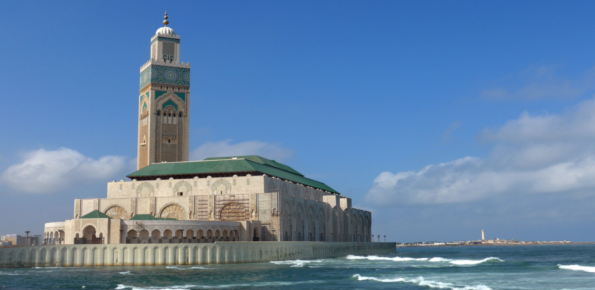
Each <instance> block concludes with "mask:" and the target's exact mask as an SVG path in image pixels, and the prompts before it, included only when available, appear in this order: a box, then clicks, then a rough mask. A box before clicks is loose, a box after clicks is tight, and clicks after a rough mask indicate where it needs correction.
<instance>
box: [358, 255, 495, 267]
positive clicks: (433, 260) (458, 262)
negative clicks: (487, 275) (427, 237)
mask: <svg viewBox="0 0 595 290" xmlns="http://www.w3.org/2000/svg"><path fill="white" fill-rule="evenodd" d="M347 259H349V260H370V261H394V262H409V261H428V262H431V263H441V262H442V263H449V264H452V265H456V266H473V265H478V264H481V263H487V262H504V260H502V259H500V258H497V257H489V258H485V259H483V260H456V259H446V258H441V257H434V258H409V257H379V256H353V255H349V256H347Z"/></svg>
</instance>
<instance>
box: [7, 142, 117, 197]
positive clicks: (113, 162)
mask: <svg viewBox="0 0 595 290" xmlns="http://www.w3.org/2000/svg"><path fill="white" fill-rule="evenodd" d="M23 159H24V160H23V162H22V163H19V164H15V165H12V166H10V167H9V168H8V169H6V170H5V171H4V172H3V173H2V176H1V181H2V182H3V183H5V184H7V185H8V186H10V187H11V188H12V189H14V190H15V191H19V192H26V193H47V192H55V191H59V190H63V189H66V188H68V187H70V186H72V185H73V184H76V183H82V182H86V181H93V180H105V179H110V178H113V177H114V176H115V175H117V174H118V173H120V172H121V171H122V170H123V169H124V168H125V166H126V162H125V158H124V157H119V156H104V157H101V158H100V159H99V160H94V159H92V158H89V157H85V156H83V155H82V154H81V153H79V152H77V151H75V150H72V149H68V148H60V149H58V150H55V151H48V150H45V149H39V150H37V151H31V152H27V153H25V154H24V158H23Z"/></svg>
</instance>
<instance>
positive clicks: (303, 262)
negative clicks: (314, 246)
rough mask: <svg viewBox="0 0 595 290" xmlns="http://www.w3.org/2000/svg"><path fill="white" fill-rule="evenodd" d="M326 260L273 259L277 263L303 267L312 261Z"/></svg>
mask: <svg viewBox="0 0 595 290" xmlns="http://www.w3.org/2000/svg"><path fill="white" fill-rule="evenodd" d="M323 261H324V260H322V259H320V260H287V261H271V263H273V264H276V265H291V267H292V268H301V267H304V266H306V265H308V264H311V263H321V262H323Z"/></svg>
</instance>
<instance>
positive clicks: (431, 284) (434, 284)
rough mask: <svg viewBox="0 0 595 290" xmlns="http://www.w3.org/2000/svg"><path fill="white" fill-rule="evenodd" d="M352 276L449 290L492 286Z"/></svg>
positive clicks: (417, 279) (467, 289) (359, 278)
mask: <svg viewBox="0 0 595 290" xmlns="http://www.w3.org/2000/svg"><path fill="white" fill-rule="evenodd" d="M353 278H357V280H358V281H376V282H382V283H411V284H416V285H418V286H424V287H428V288H437V289H451V290H492V288H490V287H488V286H486V285H475V286H462V287H459V286H455V285H453V284H452V283H445V282H437V281H432V280H425V279H424V277H417V278H414V279H405V278H376V277H366V276H361V275H360V274H355V275H353Z"/></svg>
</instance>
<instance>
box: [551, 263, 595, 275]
mask: <svg viewBox="0 0 595 290" xmlns="http://www.w3.org/2000/svg"><path fill="white" fill-rule="evenodd" d="M558 268H560V269H564V270H572V271H583V272H589V273H595V267H589V266H581V265H558Z"/></svg>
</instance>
